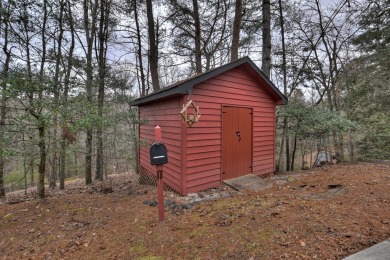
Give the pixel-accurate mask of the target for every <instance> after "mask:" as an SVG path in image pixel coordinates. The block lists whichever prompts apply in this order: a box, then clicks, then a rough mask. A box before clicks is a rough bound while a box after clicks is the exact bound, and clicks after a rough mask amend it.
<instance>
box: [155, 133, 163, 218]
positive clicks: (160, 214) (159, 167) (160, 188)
mask: <svg viewBox="0 0 390 260" xmlns="http://www.w3.org/2000/svg"><path fill="white" fill-rule="evenodd" d="M154 135H155V140H156V142H161V128H160V127H159V126H156V127H155V128H154ZM156 172H157V202H158V220H159V222H160V224H162V223H163V222H164V181H163V165H162V164H161V165H156Z"/></svg>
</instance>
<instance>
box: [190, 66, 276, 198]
mask: <svg viewBox="0 0 390 260" xmlns="http://www.w3.org/2000/svg"><path fill="white" fill-rule="evenodd" d="M191 98H192V100H193V101H194V102H195V103H196V105H197V106H199V108H200V112H201V114H202V116H201V117H200V121H199V122H198V123H197V124H195V125H194V126H193V127H191V128H187V135H186V140H185V142H186V150H187V160H186V162H185V163H186V166H187V173H186V178H187V183H186V185H187V192H196V191H200V190H203V189H207V188H211V187H215V186H217V185H218V184H219V183H220V182H221V165H222V164H221V163H222V162H221V158H222V147H221V142H222V106H235V107H249V108H252V109H253V145H252V151H253V155H252V157H253V158H252V166H253V173H254V174H256V175H262V174H267V173H272V172H273V171H274V170H275V164H274V160H275V153H274V151H275V150H274V149H275V139H274V138H275V137H274V134H275V105H276V102H275V100H274V99H272V97H271V96H270V95H269V94H268V93H267V92H266V91H265V90H264V89H263V88H262V87H261V86H260V85H259V83H258V82H257V81H255V80H254V79H253V78H252V77H251V76H249V74H248V73H247V72H245V70H243V69H242V68H236V69H232V70H230V71H228V72H225V73H222V74H220V75H218V76H216V77H214V78H211V79H209V80H207V81H204V82H202V83H200V84H198V85H196V86H195V87H194V89H193V92H192V96H191ZM184 100H185V99H184Z"/></svg>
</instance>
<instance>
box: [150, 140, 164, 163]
mask: <svg viewBox="0 0 390 260" xmlns="http://www.w3.org/2000/svg"><path fill="white" fill-rule="evenodd" d="M150 163H151V164H152V165H160V164H166V163H168V151H167V148H166V147H165V145H164V144H163V143H160V142H155V143H153V144H151V145H150Z"/></svg>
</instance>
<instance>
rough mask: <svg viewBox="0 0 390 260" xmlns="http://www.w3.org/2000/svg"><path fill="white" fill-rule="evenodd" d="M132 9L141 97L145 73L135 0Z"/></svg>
mask: <svg viewBox="0 0 390 260" xmlns="http://www.w3.org/2000/svg"><path fill="white" fill-rule="evenodd" d="M133 10H134V19H135V27H136V31H137V47H138V48H137V59H138V62H139V71H140V76H141V91H140V94H141V97H143V96H145V95H146V94H147V92H146V85H145V73H144V66H143V61H142V45H141V44H142V43H141V31H140V28H139V21H138V9H137V1H133Z"/></svg>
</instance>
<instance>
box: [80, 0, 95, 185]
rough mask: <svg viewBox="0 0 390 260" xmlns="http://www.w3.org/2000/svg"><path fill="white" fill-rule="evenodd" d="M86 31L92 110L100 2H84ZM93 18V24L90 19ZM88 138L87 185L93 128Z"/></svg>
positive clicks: (86, 181)
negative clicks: (93, 59) (94, 49)
mask: <svg viewBox="0 0 390 260" xmlns="http://www.w3.org/2000/svg"><path fill="white" fill-rule="evenodd" d="M83 3H84V4H83V8H84V10H83V11H84V30H85V37H86V41H87V50H86V61H87V64H86V67H85V71H86V74H87V79H86V82H85V87H86V90H87V101H88V107H89V108H91V107H92V104H93V92H92V89H93V64H92V58H93V44H94V39H95V35H96V19H97V8H98V0H94V2H93V3H91V2H90V1H89V0H84V2H83ZM90 18H91V22H90V21H89V19H90ZM86 134H87V137H86V141H85V149H86V151H85V183H86V184H87V185H88V184H91V183H92V139H93V135H92V134H93V129H92V126H88V128H87V131H86Z"/></svg>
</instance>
